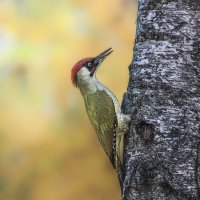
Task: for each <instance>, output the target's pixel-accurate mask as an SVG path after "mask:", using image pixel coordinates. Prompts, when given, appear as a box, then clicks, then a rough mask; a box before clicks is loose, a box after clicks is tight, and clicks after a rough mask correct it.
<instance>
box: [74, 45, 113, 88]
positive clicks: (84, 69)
mask: <svg viewBox="0 0 200 200" xmlns="http://www.w3.org/2000/svg"><path fill="white" fill-rule="evenodd" d="M112 52H113V50H112V48H109V49H107V50H105V51H104V52H102V53H100V54H99V55H98V56H96V57H89V58H84V59H81V60H80V61H78V62H77V63H76V64H75V65H74V66H73V68H72V71H71V79H72V83H73V85H74V86H77V76H78V75H80V76H86V77H88V78H92V77H93V76H94V74H95V72H96V70H97V68H98V67H99V66H100V64H101V63H102V62H103V60H104V59H105V58H106V57H107V56H108V55H109V54H111V53H112Z"/></svg>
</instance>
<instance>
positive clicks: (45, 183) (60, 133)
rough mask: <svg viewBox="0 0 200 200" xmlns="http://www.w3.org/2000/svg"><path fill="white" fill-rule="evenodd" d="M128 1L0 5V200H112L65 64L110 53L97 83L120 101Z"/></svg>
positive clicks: (130, 38)
mask: <svg viewBox="0 0 200 200" xmlns="http://www.w3.org/2000/svg"><path fill="white" fill-rule="evenodd" d="M136 9H137V4H136V1H135V0H109V1H108V0H101V1H99V0H42V1H41V0H0V10H1V11H0V113H1V114H0V200H119V199H120V189H119V184H118V180H117V176H116V173H115V171H114V170H113V169H112V167H111V165H110V163H109V161H108V159H107V157H106V156H105V154H104V152H103V150H102V148H101V147H100V145H99V143H98V140H97V138H96V135H95V133H94V131H93V129H92V127H91V125H90V123H89V120H88V118H87V115H86V112H85V108H84V103H83V100H82V97H81V95H80V92H79V91H78V90H77V89H76V88H74V87H73V86H72V84H71V80H70V75H71V68H72V66H73V65H74V64H75V63H76V62H77V61H78V60H79V59H82V58H84V57H88V56H96V55H97V54H99V53H100V52H102V51H103V50H105V49H107V48H109V47H113V49H114V52H113V53H112V54H111V56H109V57H108V58H107V59H106V60H105V62H104V63H103V65H102V66H101V68H100V69H99V71H98V74H97V76H98V78H99V79H100V80H101V81H102V82H103V83H104V84H105V85H107V86H108V87H109V88H110V89H111V90H112V91H113V92H114V93H115V94H116V95H117V97H118V99H119V100H120V101H121V100H122V96H123V93H124V92H125V91H126V89H127V85H128V65H129V64H130V63H131V60H132V49H133V42H134V35H135V21H136Z"/></svg>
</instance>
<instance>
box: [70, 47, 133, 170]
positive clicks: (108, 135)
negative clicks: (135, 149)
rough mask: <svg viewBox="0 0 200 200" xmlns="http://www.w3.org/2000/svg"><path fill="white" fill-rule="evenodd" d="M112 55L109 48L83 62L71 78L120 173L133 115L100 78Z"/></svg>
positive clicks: (72, 73) (77, 66)
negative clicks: (122, 147) (123, 140)
mask: <svg viewBox="0 0 200 200" xmlns="http://www.w3.org/2000/svg"><path fill="white" fill-rule="evenodd" d="M111 53H112V49H111V48H109V49H107V50H106V51H104V52H103V53H101V54H99V55H98V56H96V57H90V58H85V59H82V60H80V61H79V62H77V63H76V64H75V65H74V67H73V68H72V71H71V79H72V83H73V84H74V86H76V87H78V88H79V89H80V92H81V94H82V96H83V99H84V101H85V107H86V111H87V114H88V117H89V119H90V122H91V124H92V126H93V128H94V130H95V131H96V134H97V137H98V139H99V142H100V143H101V145H102V147H103V149H104V151H105V153H106V154H107V156H108V157H109V159H110V161H111V163H112V165H113V167H114V168H115V169H116V170H117V171H118V169H119V165H120V160H119V158H120V141H121V136H122V134H123V133H125V132H127V131H128V127H129V122H130V116H129V115H124V114H122V112H121V109H120V105H119V102H118V100H117V98H116V96H115V95H114V94H113V93H112V92H111V91H110V90H109V89H108V88H107V87H105V86H104V85H103V84H102V83H101V82H99V81H98V80H97V78H96V71H97V69H98V67H99V66H100V65H101V63H102V62H103V60H104V59H105V58H106V57H107V56H108V55H109V54H111Z"/></svg>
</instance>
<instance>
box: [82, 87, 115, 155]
mask: <svg viewBox="0 0 200 200" xmlns="http://www.w3.org/2000/svg"><path fill="white" fill-rule="evenodd" d="M85 106H86V110H87V114H88V117H89V119H90V122H91V124H92V126H93V128H94V130H95V131H96V133H97V137H98V139H99V141H100V143H101V145H102V146H103V147H104V150H105V152H106V154H107V155H108V156H109V157H110V156H111V153H112V146H113V135H114V124H115V123H116V113H115V106H114V103H113V100H112V98H111V97H110V96H109V95H108V94H107V93H106V91H104V90H102V91H98V92H95V93H92V94H87V96H85Z"/></svg>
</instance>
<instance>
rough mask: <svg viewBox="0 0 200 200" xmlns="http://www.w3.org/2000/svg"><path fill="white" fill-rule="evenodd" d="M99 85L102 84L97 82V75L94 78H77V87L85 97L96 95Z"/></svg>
mask: <svg viewBox="0 0 200 200" xmlns="http://www.w3.org/2000/svg"><path fill="white" fill-rule="evenodd" d="M98 84H101V83H100V82H99V81H98V80H97V78H96V75H94V76H93V77H90V76H77V86H78V88H79V89H80V91H81V94H82V95H83V96H85V95H87V94H89V93H94V92H95V91H96V90H97V87H98Z"/></svg>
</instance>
